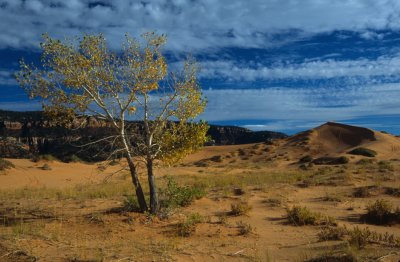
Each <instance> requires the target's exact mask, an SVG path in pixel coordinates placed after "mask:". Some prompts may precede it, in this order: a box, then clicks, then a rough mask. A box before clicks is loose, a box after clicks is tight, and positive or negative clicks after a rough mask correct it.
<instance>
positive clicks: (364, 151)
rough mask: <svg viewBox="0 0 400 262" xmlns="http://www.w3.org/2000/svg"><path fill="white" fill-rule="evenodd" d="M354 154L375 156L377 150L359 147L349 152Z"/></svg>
mask: <svg viewBox="0 0 400 262" xmlns="http://www.w3.org/2000/svg"><path fill="white" fill-rule="evenodd" d="M348 153H349V154H352V155H359V156H366V157H375V156H376V155H377V153H376V151H374V150H371V149H368V148H365V147H358V148H355V149H353V150H351V151H349V152H348Z"/></svg>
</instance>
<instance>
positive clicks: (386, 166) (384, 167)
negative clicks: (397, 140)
mask: <svg viewBox="0 0 400 262" xmlns="http://www.w3.org/2000/svg"><path fill="white" fill-rule="evenodd" d="M378 168H379V171H381V172H385V171H394V166H393V164H392V163H391V162H390V161H379V162H378Z"/></svg>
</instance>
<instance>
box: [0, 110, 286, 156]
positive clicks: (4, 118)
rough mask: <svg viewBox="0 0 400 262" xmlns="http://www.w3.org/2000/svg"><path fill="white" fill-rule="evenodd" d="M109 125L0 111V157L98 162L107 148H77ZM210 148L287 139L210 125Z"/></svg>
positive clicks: (90, 119)
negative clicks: (75, 157) (61, 123)
mask: <svg viewBox="0 0 400 262" xmlns="http://www.w3.org/2000/svg"><path fill="white" fill-rule="evenodd" d="M129 123H130V124H131V126H133V127H134V128H133V130H140V128H141V126H142V123H141V122H134V121H131V122H129ZM110 132H111V130H110V127H109V124H108V123H107V122H105V121H101V120H98V119H96V118H95V117H92V116H79V117H77V118H76V119H75V120H74V121H73V123H72V126H71V128H70V129H67V128H62V127H58V126H55V125H53V124H52V122H51V121H49V120H48V119H46V117H45V116H44V115H43V113H42V112H41V111H31V112H14V111H3V110H0V138H1V140H0V157H26V156H27V155H29V154H30V153H39V154H54V155H56V156H58V157H60V158H64V157H66V156H68V155H72V154H76V155H79V156H80V157H81V158H88V155H90V159H87V160H101V159H104V158H105V157H106V155H107V151H108V150H107V145H99V146H101V147H102V148H101V149H102V150H99V151H102V152H103V154H102V153H98V154H94V152H95V151H96V150H98V149H99V148H91V149H89V150H91V153H90V154H88V151H87V150H88V149H84V148H77V147H76V144H82V143H84V142H87V141H91V140H94V139H97V138H99V137H102V136H104V135H107V134H110ZM208 135H209V136H210V138H211V141H210V142H209V144H210V145H234V144H247V143H257V142H265V141H268V140H273V139H279V138H285V137H287V136H286V135H285V134H283V133H278V132H271V131H257V132H254V131H251V130H249V129H246V128H242V127H236V126H217V125H210V129H209V131H208Z"/></svg>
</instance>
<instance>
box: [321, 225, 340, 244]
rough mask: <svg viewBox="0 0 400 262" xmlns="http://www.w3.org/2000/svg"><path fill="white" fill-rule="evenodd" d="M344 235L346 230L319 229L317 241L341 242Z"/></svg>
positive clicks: (336, 228) (334, 228)
mask: <svg viewBox="0 0 400 262" xmlns="http://www.w3.org/2000/svg"><path fill="white" fill-rule="evenodd" d="M346 234H347V230H346V228H343V227H331V226H328V227H323V228H322V229H321V231H320V232H319V233H318V239H319V240H320V241H329V240H342V239H343V238H344V236H345V235H346Z"/></svg>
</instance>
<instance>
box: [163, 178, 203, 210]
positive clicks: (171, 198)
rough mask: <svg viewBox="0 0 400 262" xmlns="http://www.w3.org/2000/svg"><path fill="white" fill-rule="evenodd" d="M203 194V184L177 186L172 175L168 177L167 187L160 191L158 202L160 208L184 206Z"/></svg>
mask: <svg viewBox="0 0 400 262" xmlns="http://www.w3.org/2000/svg"><path fill="white" fill-rule="evenodd" d="M205 194H206V192H205V188H204V186H201V185H192V186H179V185H178V183H177V182H176V181H175V180H174V179H173V178H172V177H168V178H167V187H166V188H165V189H163V190H162V191H161V192H160V203H161V207H162V208H176V207H184V206H188V205H190V204H191V203H192V202H193V201H194V200H196V199H200V198H202V197H203V196H205Z"/></svg>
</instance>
